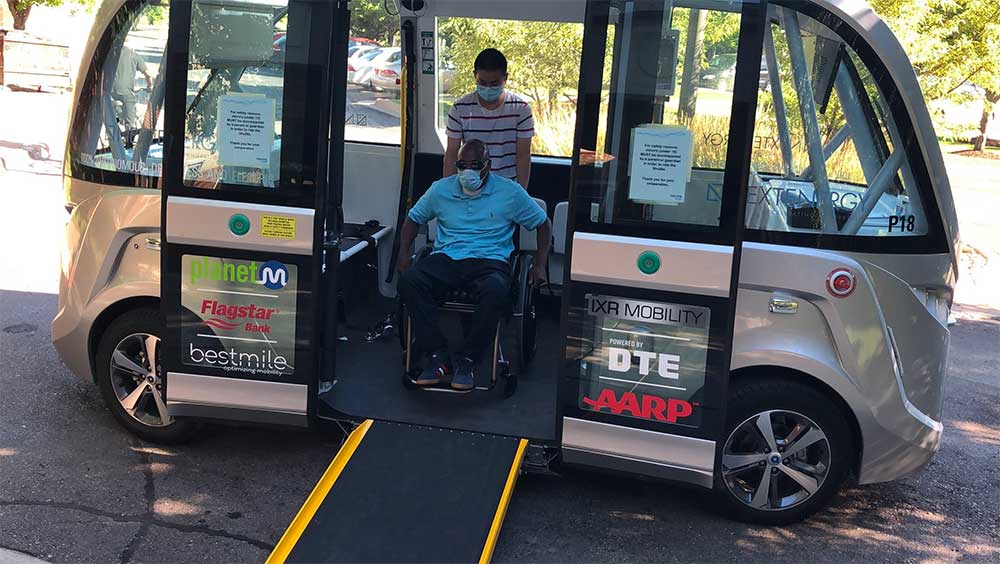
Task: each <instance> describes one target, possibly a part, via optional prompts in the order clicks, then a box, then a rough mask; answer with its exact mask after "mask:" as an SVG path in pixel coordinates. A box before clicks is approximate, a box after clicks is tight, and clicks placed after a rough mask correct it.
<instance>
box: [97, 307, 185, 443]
mask: <svg viewBox="0 0 1000 564" xmlns="http://www.w3.org/2000/svg"><path fill="white" fill-rule="evenodd" d="M163 333H164V331H163V327H162V325H161V323H160V312H159V311H158V310H156V309H154V308H151V307H141V308H137V309H134V310H130V311H127V312H125V313H123V314H122V315H120V316H119V317H118V318H116V319H115V320H114V321H112V322H111V324H110V325H108V327H107V328H106V329H105V330H104V334H103V335H101V339H100V342H99V344H98V346H97V354H96V361H95V366H96V377H97V387H98V389H100V391H101V396H102V397H103V398H104V403H105V405H107V407H108V409H109V410H110V411H111V414H112V415H114V417H115V419H117V420H118V422H119V423H121V425H122V426H123V427H125V428H126V429H128V431H129V432H131V433H132V434H134V435H136V436H137V437H139V438H141V439H143V440H145V441H149V442H152V443H160V444H178V443H183V442H186V441H188V440H190V439H191V437H192V436H193V435H194V433H195V432H196V431H197V428H198V425H197V423H196V422H195V421H192V420H189V419H183V418H173V419H172V421H171V422H170V423H168V424H166V425H162V426H154V425H152V424H148V423H144V422H143V421H140V420H139V419H137V418H136V417H133V416H132V415H131V414H129V412H128V411H126V410H125V407H124V406H123V405H122V403H121V401H120V400H119V399H118V398H119V396H118V394H117V393H116V391H115V388H116V386H117V387H119V388H123V387H125V386H128V385H132V389H133V390H134V389H135V387H138V384H136V383H134V382H128V381H127V380H124V379H123V378H122V374H121V373H120V371H112V368H111V362H112V356H113V355H114V353H115V349H116V348H117V347H118V346H119V344H123V343H126V341H125V340H126V339H127V338H129V337H130V336H134V335H142V334H145V335H152V336H155V337H158V338H160V339H162V336H163ZM123 346H127V344H123ZM157 351H159V347H157ZM157 356H158V355H157ZM154 362H155V363H156V364H159V360H158V359H154ZM113 372H114V373H113ZM157 372H159V370H157ZM161 389H162V388H161ZM151 393H161V394H162V391H156V390H155V389H154V390H153V391H151V392H149V393H147V394H146V396H147V397H146V398H144V400H143V401H146V402H147V403H148V402H149V401H151V400H152V397H151V395H150V394H151ZM161 398H162V396H161ZM137 405H138V404H137ZM153 405H154V407H155V403H154V404H153ZM156 415H157V416H158V415H159V414H158V410H157V414H156ZM150 417H153V415H151V416H150ZM161 421H162V419H161Z"/></svg>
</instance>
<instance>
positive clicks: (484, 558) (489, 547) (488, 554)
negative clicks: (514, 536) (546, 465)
mask: <svg viewBox="0 0 1000 564" xmlns="http://www.w3.org/2000/svg"><path fill="white" fill-rule="evenodd" d="M526 448H528V439H521V441H520V442H519V443H518V444H517V453H516V454H515V455H514V461H513V462H511V464H510V473H509V474H507V484H506V485H505V486H504V488H503V495H501V496H500V503H499V504H498V505H497V512H496V514H494V515H493V525H492V526H490V533H489V535H487V536H486V546H484V547H483V554H482V555H481V556H480V557H479V563H480V564H487V563H488V562H489V561H490V560H492V559H493V549H494V548H495V547H496V545H497V537H499V536H500V526H501V525H503V518H504V516H505V515H506V514H507V505H509V504H510V497H511V495H513V493H514V484H515V483H517V475H518V474H519V473H520V471H521V460H523V459H524V449H526Z"/></svg>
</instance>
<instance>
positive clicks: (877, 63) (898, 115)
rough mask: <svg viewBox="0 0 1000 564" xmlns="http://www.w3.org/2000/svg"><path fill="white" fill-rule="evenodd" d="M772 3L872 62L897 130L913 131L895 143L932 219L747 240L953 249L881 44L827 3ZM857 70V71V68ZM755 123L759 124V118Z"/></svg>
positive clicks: (876, 250)
mask: <svg viewBox="0 0 1000 564" xmlns="http://www.w3.org/2000/svg"><path fill="white" fill-rule="evenodd" d="M767 4H768V5H770V4H773V5H776V6H781V7H783V8H786V9H789V10H793V11H795V12H798V13H800V14H803V15H805V16H807V17H810V18H812V19H813V20H816V21H817V22H819V23H820V24H822V25H824V26H826V27H827V28H828V29H830V30H831V31H832V32H833V33H835V34H837V35H838V36H839V37H840V38H841V40H843V41H844V44H845V45H846V46H848V47H850V48H851V49H853V50H854V52H855V54H856V55H857V56H858V59H859V60H860V61H861V63H863V64H864V65H865V66H866V67H867V70H868V72H869V74H870V75H871V80H872V81H873V82H874V83H875V86H876V87H877V88H878V90H879V93H880V94H881V95H882V97H883V98H884V99H885V105H886V106H887V108H888V110H889V113H890V115H891V117H892V119H893V120H895V122H896V127H897V129H898V130H899V131H900V132H901V133H902V132H910V134H909V135H907V137H906V138H905V139H901V140H900V146H898V147H896V146H895V143H894V148H895V149H896V150H901V149H902V150H904V151H905V155H906V159H907V164H908V166H909V167H910V171H911V173H912V174H913V178H914V180H915V181H916V182H915V186H914V187H913V188H914V192H915V193H913V194H911V197H913V196H916V197H918V198H920V206H921V208H922V210H923V213H924V215H925V220H926V221H927V233H926V234H923V235H912V236H899V237H886V236H873V235H867V236H866V235H842V234H831V233H801V232H784V231H767V230H763V229H751V228H747V229H746V232H745V235H744V240H745V241H747V242H752V243H764V244H773V245H781V246H790V247H803V248H813V249H821V250H831V251H847V252H856V253H873V254H903V255H928V254H947V253H948V252H949V244H948V241H947V237H946V236H945V231H944V223H943V221H942V219H941V212H940V209H939V207H938V202H937V198H936V197H935V194H934V187H933V185H932V182H931V178H930V174H929V171H928V169H927V162H926V160H925V159H924V156H923V151H922V148H921V144H920V138H919V137H918V136H917V135H916V134H915V133H912V132H913V121H912V120H911V119H910V114H909V111H908V108H907V107H906V104H905V102H904V101H903V100H902V98H901V97H900V95H899V88H898V87H897V85H896V83H895V81H894V80H893V79H892V76H891V75H890V73H889V70H888V68H887V67H886V65H885V63H884V62H883V61H882V60H881V59H880V58H879V56H878V54H877V53H876V52H875V49H874V48H873V47H872V46H871V44H869V43H868V42H867V41H866V40H865V39H864V38H863V37H862V36H861V34H860V33H858V32H857V31H856V30H854V28H852V27H851V26H850V25H849V24H848V23H847V22H846V21H844V20H843V19H841V18H840V17H839V16H837V15H836V14H834V13H833V12H831V11H829V10H827V9H826V8H823V7H822V6H818V5H816V4H805V3H803V2H799V1H796V0H770V1H769V2H767ZM772 21H773V20H771V19H770V18H769V19H768V22H767V23H768V25H771V23H772ZM853 65H854V63H853V61H851V66H853ZM855 70H856V71H857V69H855ZM852 78H853V77H852ZM859 78H860V77H859ZM861 91H862V92H864V93H865V99H868V95H867V90H865V89H862V90H861ZM755 111H756V108H755ZM754 128H755V129H756V123H755V125H754ZM751 150H752V149H751Z"/></svg>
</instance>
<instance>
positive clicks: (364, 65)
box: [347, 47, 385, 84]
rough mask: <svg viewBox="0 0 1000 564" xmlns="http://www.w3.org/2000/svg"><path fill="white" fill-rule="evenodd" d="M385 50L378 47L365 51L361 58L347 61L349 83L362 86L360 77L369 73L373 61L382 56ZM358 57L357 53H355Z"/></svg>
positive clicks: (357, 57)
mask: <svg viewBox="0 0 1000 564" xmlns="http://www.w3.org/2000/svg"><path fill="white" fill-rule="evenodd" d="M384 50H385V49H384V48H382V47H376V48H374V49H370V50H368V51H363V52H361V54H360V55H359V56H355V57H351V58H350V59H348V60H347V82H348V83H349V84H361V81H360V80H359V79H358V77H359V76H360V75H362V74H364V73H367V72H368V70H369V69H371V65H372V59H374V58H376V57H378V56H379V55H380V54H382V51H384ZM355 54H356V55H357V53H355Z"/></svg>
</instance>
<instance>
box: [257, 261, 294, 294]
mask: <svg viewBox="0 0 1000 564" xmlns="http://www.w3.org/2000/svg"><path fill="white" fill-rule="evenodd" d="M257 280H258V281H259V283H260V284H263V285H264V287H265V288H267V289H269V290H280V289H282V288H284V287H285V285H286V284H288V267H286V266H285V265H284V264H282V263H280V262H278V261H276V260H269V261H267V262H265V263H264V264H262V265H260V269H259V270H258V271H257Z"/></svg>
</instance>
